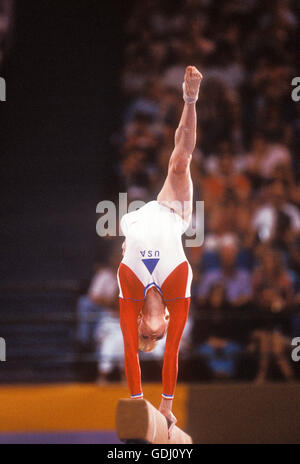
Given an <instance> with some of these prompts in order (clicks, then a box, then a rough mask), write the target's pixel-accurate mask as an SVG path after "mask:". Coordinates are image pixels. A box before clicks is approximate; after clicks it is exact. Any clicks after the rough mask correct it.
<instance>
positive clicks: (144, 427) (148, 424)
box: [116, 399, 193, 444]
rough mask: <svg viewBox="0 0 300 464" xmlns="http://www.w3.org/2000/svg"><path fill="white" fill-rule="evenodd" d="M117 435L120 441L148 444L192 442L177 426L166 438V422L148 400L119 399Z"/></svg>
mask: <svg viewBox="0 0 300 464" xmlns="http://www.w3.org/2000/svg"><path fill="white" fill-rule="evenodd" d="M116 428H117V435H118V438H119V439H120V440H121V441H127V440H139V441H146V442H148V443H150V444H192V443H193V441H192V438H191V437H190V436H189V435H187V434H186V433H185V432H183V431H182V430H181V429H180V428H179V427H177V426H175V427H174V428H173V431H172V434H171V438H170V439H168V423H167V420H166V418H165V416H163V414H162V413H161V412H159V411H158V410H157V409H156V408H155V407H154V406H152V404H151V403H149V401H147V400H144V399H138V400H132V399H121V400H120V401H119V402H118V405H117V411H116Z"/></svg>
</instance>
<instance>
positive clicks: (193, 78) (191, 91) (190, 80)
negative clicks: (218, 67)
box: [184, 66, 203, 100]
mask: <svg viewBox="0 0 300 464" xmlns="http://www.w3.org/2000/svg"><path fill="white" fill-rule="evenodd" d="M202 78H203V76H202V74H201V72H200V71H198V69H197V68H195V66H188V67H187V68H186V70H185V75H184V93H185V95H186V96H187V97H188V98H191V99H195V100H196V99H197V98H198V93H199V87H200V84H201V81H202Z"/></svg>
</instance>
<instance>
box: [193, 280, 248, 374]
mask: <svg viewBox="0 0 300 464" xmlns="http://www.w3.org/2000/svg"><path fill="white" fill-rule="evenodd" d="M193 327H194V329H193V341H194V344H195V352H196V353H197V354H200V355H201V356H202V357H203V358H204V359H205V361H206V363H207V365H208V367H209V369H210V371H211V374H212V375H213V376H214V377H215V378H222V379H224V378H232V377H233V376H235V375H236V372H237V361H238V356H239V355H240V354H241V353H242V347H241V345H240V344H239V343H237V341H236V340H235V335H236V320H235V315H234V313H233V311H232V308H231V305H230V303H229V302H228V300H227V297H226V291H225V288H224V285H223V284H222V283H215V284H213V285H212V286H211V287H210V290H209V293H208V295H207V297H206V299H205V302H203V303H202V305H201V306H200V308H199V309H198V312H197V314H196V319H195V322H194V326H193Z"/></svg>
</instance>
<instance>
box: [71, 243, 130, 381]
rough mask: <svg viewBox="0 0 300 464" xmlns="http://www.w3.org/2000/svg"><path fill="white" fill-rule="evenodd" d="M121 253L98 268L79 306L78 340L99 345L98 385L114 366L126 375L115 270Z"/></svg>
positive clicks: (112, 253) (97, 346)
mask: <svg viewBox="0 0 300 464" xmlns="http://www.w3.org/2000/svg"><path fill="white" fill-rule="evenodd" d="M119 259H120V257H119V252H118V253H117V252H115V251H112V252H111V254H110V257H109V258H108V263H107V264H106V265H105V264H103V263H101V264H100V265H98V267H97V270H96V273H95V275H94V277H93V279H92V281H91V284H90V286H89V289H88V292H87V295H84V296H82V297H80V299H79V301H78V306H77V318H78V329H77V339H78V340H79V341H80V342H81V343H82V344H88V345H90V344H91V343H95V344H96V350H97V355H98V373H99V379H98V380H99V382H105V380H106V379H107V376H108V375H109V374H110V373H111V371H112V370H113V368H114V367H115V366H118V367H119V368H120V371H121V374H122V373H123V370H124V366H123V359H124V352H123V337H122V333H121V329H120V319H119V309H118V284H117V281H116V271H117V266H118V264H119Z"/></svg>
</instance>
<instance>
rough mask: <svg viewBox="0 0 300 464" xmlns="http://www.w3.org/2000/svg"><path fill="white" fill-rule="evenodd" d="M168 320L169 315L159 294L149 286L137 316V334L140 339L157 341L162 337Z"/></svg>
mask: <svg viewBox="0 0 300 464" xmlns="http://www.w3.org/2000/svg"><path fill="white" fill-rule="evenodd" d="M168 322H169V315H168V313H167V311H166V305H165V303H164V301H163V298H162V296H161V294H160V293H159V292H158V290H156V288H154V287H153V288H151V289H150V290H149V291H148V292H147V295H146V298H145V303H144V306H143V309H142V313H141V316H140V318H139V323H138V327H139V329H138V330H139V336H140V338H141V340H145V341H147V340H149V341H150V340H152V341H157V340H160V339H162V338H163V337H164V335H165V333H166V330H167V327H168Z"/></svg>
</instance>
